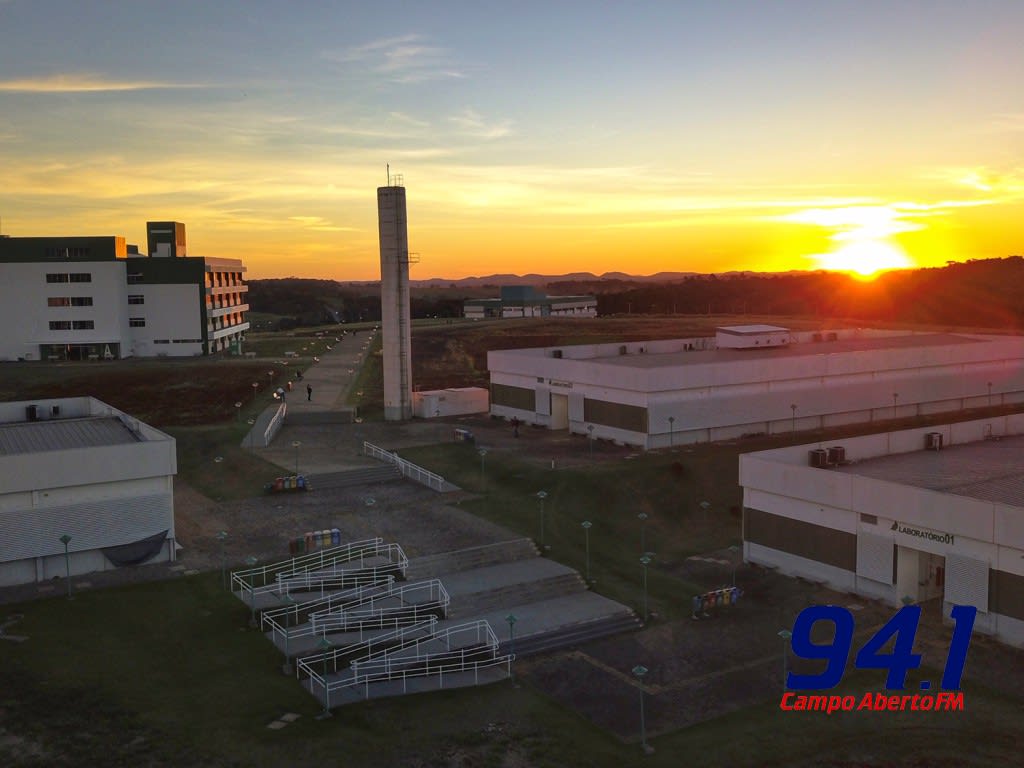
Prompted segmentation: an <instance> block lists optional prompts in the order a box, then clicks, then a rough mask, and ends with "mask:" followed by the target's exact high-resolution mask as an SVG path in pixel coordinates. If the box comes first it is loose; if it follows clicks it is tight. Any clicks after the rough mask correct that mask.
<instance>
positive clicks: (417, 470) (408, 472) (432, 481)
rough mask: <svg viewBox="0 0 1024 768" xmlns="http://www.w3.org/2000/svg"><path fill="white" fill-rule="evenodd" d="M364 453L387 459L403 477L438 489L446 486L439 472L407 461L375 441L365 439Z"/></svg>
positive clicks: (382, 459) (383, 459)
mask: <svg viewBox="0 0 1024 768" xmlns="http://www.w3.org/2000/svg"><path fill="white" fill-rule="evenodd" d="M363 453H365V454H368V455H369V456H372V457H373V458H375V459H379V460H381V461H385V462H387V463H389V464H394V465H395V466H396V467H398V469H399V471H400V472H401V473H402V476H403V477H408V478H410V479H411V480H415V481H416V482H417V483H420V484H421V485H425V486H427V487H428V488H433V489H434V490H436V491H441V490H443V488H444V485H445V480H444V478H443V477H441V476H440V475H438V474H435V473H434V472H431V471H430V470H429V469H424V468H423V467H421V466H419V465H418V464H413V463H412V462H411V461H406V460H405V459H403V458H402V457H401V456H399V455H398V454H397V453H394V452H392V451H385V450H384V449H383V448H381V447H379V446H376V445H374V444H373V443H370V442H367V441H365V440H364V441H363Z"/></svg>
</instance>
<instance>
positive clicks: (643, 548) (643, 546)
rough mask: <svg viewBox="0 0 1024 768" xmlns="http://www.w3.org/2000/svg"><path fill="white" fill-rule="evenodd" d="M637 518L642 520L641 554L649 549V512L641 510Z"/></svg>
mask: <svg viewBox="0 0 1024 768" xmlns="http://www.w3.org/2000/svg"><path fill="white" fill-rule="evenodd" d="M636 518H637V520H639V521H640V554H641V555H642V554H643V553H644V552H646V551H647V536H646V534H647V530H646V529H647V513H646V512H641V513H640V514H639V515H637V516H636Z"/></svg>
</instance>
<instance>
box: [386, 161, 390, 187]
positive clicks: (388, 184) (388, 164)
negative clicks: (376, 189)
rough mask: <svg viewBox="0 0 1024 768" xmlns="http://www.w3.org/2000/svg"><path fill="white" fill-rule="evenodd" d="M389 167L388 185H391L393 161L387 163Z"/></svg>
mask: <svg viewBox="0 0 1024 768" xmlns="http://www.w3.org/2000/svg"><path fill="white" fill-rule="evenodd" d="M387 169H388V186H389V187H390V186H391V163H388V164H387Z"/></svg>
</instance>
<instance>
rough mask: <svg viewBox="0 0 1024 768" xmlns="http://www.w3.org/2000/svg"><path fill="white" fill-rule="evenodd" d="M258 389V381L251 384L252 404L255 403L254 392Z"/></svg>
mask: <svg viewBox="0 0 1024 768" xmlns="http://www.w3.org/2000/svg"><path fill="white" fill-rule="evenodd" d="M259 388H260V383H259V382H258V381H254V382H253V383H252V401H253V402H254V403H255V402H256V390H258V389H259Z"/></svg>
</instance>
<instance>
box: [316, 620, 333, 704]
mask: <svg viewBox="0 0 1024 768" xmlns="http://www.w3.org/2000/svg"><path fill="white" fill-rule="evenodd" d="M316 647H317V648H319V649H320V652H321V653H322V654H323V656H324V677H323V681H324V711H323V712H321V713H320V714H319V715H317V716H316V719H317V720H326V719H327V718H328V717H331V688H330V686H329V685H328V684H327V653H328V652H329V651H330V650H331V648H332V647H333V646H332V645H331V641H330V640H328V639H327V637H326V635H325V636H324V637H322V638H320V642H319V643H317V644H316Z"/></svg>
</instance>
